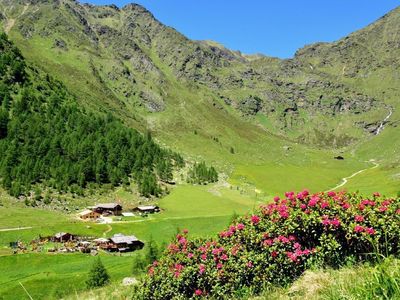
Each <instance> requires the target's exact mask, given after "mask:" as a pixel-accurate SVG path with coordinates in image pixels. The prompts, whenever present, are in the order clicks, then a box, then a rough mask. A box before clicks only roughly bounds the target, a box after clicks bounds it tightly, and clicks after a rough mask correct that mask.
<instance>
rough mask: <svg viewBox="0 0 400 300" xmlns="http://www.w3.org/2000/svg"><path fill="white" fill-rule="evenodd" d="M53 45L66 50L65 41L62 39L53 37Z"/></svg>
mask: <svg viewBox="0 0 400 300" xmlns="http://www.w3.org/2000/svg"><path fill="white" fill-rule="evenodd" d="M53 47H55V48H59V49H62V50H68V47H67V43H66V42H65V41H64V40H63V39H55V40H54V44H53Z"/></svg>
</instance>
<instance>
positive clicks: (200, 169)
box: [188, 162, 218, 184]
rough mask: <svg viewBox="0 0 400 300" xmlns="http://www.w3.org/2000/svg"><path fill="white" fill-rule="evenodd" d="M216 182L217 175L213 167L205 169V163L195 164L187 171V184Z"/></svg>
mask: <svg viewBox="0 0 400 300" xmlns="http://www.w3.org/2000/svg"><path fill="white" fill-rule="evenodd" d="M217 181H218V173H217V171H216V170H215V168H214V167H212V166H211V167H209V168H208V167H207V166H206V163H205V162H202V163H199V164H198V163H195V164H194V166H193V168H192V169H191V170H190V171H189V174H188V182H190V183H196V184H207V183H212V182H217Z"/></svg>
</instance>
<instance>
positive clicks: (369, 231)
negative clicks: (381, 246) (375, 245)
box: [365, 227, 375, 235]
mask: <svg viewBox="0 0 400 300" xmlns="http://www.w3.org/2000/svg"><path fill="white" fill-rule="evenodd" d="M365 232H366V233H368V234H369V235H374V234H375V229H373V228H372V227H369V228H365Z"/></svg>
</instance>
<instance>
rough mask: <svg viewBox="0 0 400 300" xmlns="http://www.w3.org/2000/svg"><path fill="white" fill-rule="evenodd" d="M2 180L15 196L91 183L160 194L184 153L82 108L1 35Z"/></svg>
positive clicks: (179, 163) (67, 188) (118, 122)
mask: <svg viewBox="0 0 400 300" xmlns="http://www.w3.org/2000/svg"><path fill="white" fill-rule="evenodd" d="M0 107H1V108H0V153H1V154H2V155H1V157H0V177H1V178H2V185H3V187H4V188H6V189H7V190H9V192H10V194H11V195H13V196H16V197H17V196H20V195H22V194H24V193H27V192H28V191H29V190H31V188H32V184H36V183H44V184H46V185H48V186H51V187H53V188H55V189H57V190H59V191H68V190H70V189H71V188H73V187H80V188H84V187H86V185H87V184H88V183H92V182H93V183H98V184H111V185H113V186H116V185H119V184H121V183H128V182H129V179H130V178H132V179H134V181H135V182H136V183H137V185H138V188H139V191H140V193H141V194H142V195H144V196H150V195H154V196H157V195H159V194H160V193H161V189H160V187H159V184H158V182H159V180H162V181H168V180H171V179H172V170H173V168H180V167H182V166H183V165H184V161H183V159H182V157H181V156H180V155H179V154H177V153H174V152H172V151H170V150H166V149H162V148H161V147H159V146H158V145H157V144H156V143H155V142H154V141H153V139H152V137H151V135H150V134H146V135H144V136H143V135H142V134H140V133H139V132H137V131H136V130H134V129H130V128H127V127H125V126H124V125H123V124H122V123H121V122H120V121H118V120H117V119H115V118H113V117H112V116H111V115H100V114H95V113H92V112H88V111H86V110H85V109H83V108H81V107H78V106H77V104H76V101H75V99H74V97H73V96H72V95H71V94H70V93H69V92H68V91H67V90H66V88H65V87H64V86H63V85H62V84H61V83H60V82H58V81H56V80H55V79H53V78H51V77H49V76H48V75H46V74H43V73H41V72H40V71H38V70H37V69H35V68H32V67H27V66H26V64H25V61H24V58H23V57H22V55H21V53H20V51H19V50H18V49H17V48H16V47H15V46H14V45H13V44H12V43H11V42H10V41H9V40H8V38H7V36H6V35H5V34H2V35H1V36H0Z"/></svg>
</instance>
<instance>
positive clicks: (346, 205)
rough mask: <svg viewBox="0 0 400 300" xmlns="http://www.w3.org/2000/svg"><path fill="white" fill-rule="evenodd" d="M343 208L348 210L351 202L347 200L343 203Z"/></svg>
mask: <svg viewBox="0 0 400 300" xmlns="http://www.w3.org/2000/svg"><path fill="white" fill-rule="evenodd" d="M342 208H343V209H345V210H347V209H349V208H350V204H349V203H347V202H346V203H343V204H342Z"/></svg>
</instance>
